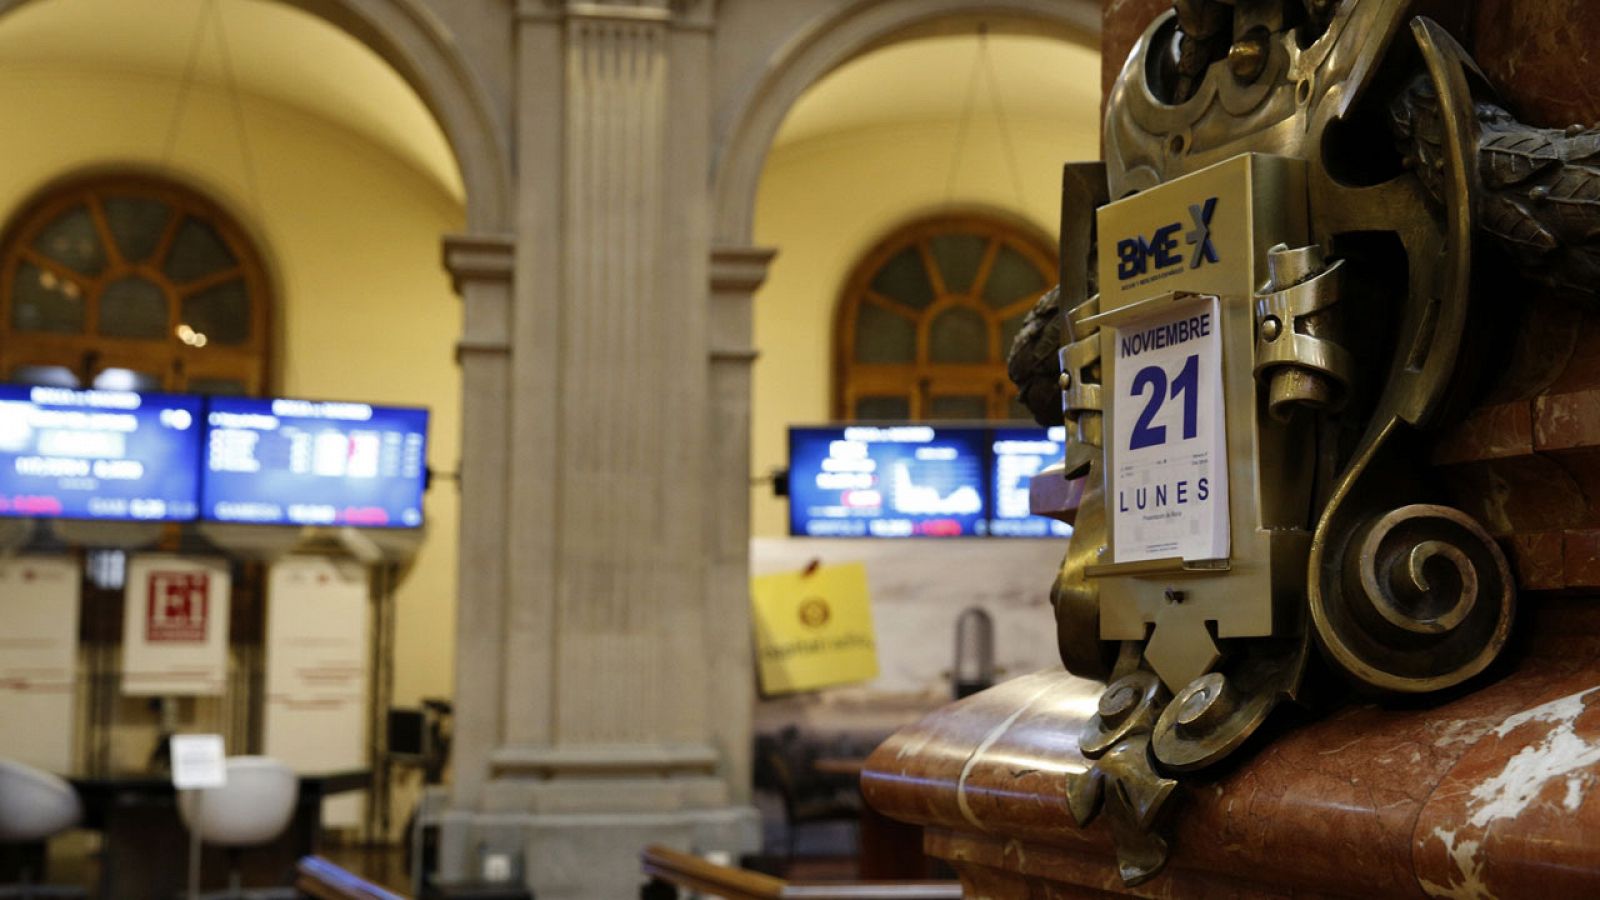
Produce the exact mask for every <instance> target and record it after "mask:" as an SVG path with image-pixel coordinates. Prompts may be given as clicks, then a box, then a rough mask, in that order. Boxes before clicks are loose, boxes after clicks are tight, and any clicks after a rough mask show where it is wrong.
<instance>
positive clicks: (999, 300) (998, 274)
mask: <svg viewBox="0 0 1600 900" xmlns="http://www.w3.org/2000/svg"><path fill="white" fill-rule="evenodd" d="M1047 287H1049V285H1047V284H1045V283H1044V276H1043V275H1040V274H1039V270H1038V269H1036V268H1034V265H1033V263H1031V262H1028V260H1027V259H1026V258H1025V257H1024V256H1023V255H1022V254H1021V253H1018V252H1017V251H1015V250H1013V249H1012V248H1010V247H1001V248H1000V254H999V255H998V256H996V257H995V260H994V268H993V269H990V270H989V280H988V281H986V282H984V285H983V300H984V302H985V303H987V304H989V305H990V306H993V307H995V308H997V309H998V308H999V307H1002V306H1010V305H1011V304H1013V303H1015V302H1017V301H1018V300H1021V299H1023V298H1024V297H1028V296H1030V295H1032V294H1037V293H1039V292H1041V291H1043V290H1044V289H1045V288H1047Z"/></svg>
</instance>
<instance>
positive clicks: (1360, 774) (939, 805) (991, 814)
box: [862, 597, 1600, 900]
mask: <svg viewBox="0 0 1600 900" xmlns="http://www.w3.org/2000/svg"><path fill="white" fill-rule="evenodd" d="M1524 599H1525V615H1524V616H1523V618H1522V621H1520V622H1519V623H1518V627H1519V628H1520V629H1521V632H1520V634H1519V635H1518V637H1517V643H1518V646H1516V647H1514V648H1513V649H1512V651H1511V657H1512V658H1511V659H1509V660H1507V664H1506V665H1505V666H1504V667H1502V668H1501V669H1499V670H1498V671H1496V672H1495V673H1492V676H1491V680H1490V681H1488V682H1487V683H1478V684H1474V685H1469V688H1476V690H1466V691H1461V692H1457V693H1456V694H1454V695H1453V696H1451V697H1447V698H1443V699H1438V700H1435V701H1433V702H1432V703H1430V704H1424V703H1422V702H1419V701H1417V700H1411V701H1407V702H1391V703H1387V704H1384V705H1377V704H1371V703H1355V702H1350V703H1348V704H1347V705H1344V706H1342V707H1339V708H1333V709H1324V710H1320V711H1318V712H1317V713H1316V714H1314V715H1308V714H1306V713H1303V712H1298V711H1296V710H1281V711H1280V712H1279V713H1276V714H1275V718H1274V719H1273V720H1272V721H1271V722H1270V723H1269V724H1268V727H1267V729H1266V731H1267V732H1268V733H1266V734H1263V735H1260V736H1258V739H1257V740H1255V741H1254V742H1253V743H1252V744H1251V745H1247V746H1246V747H1245V748H1243V749H1242V750H1241V751H1240V755H1239V758H1238V759H1237V760H1236V761H1234V762H1232V763H1231V764H1229V765H1227V766H1224V767H1222V769H1221V770H1220V771H1215V772H1209V773H1202V774H1204V775H1205V777H1198V776H1197V777H1195V778H1194V779H1193V780H1192V781H1190V782H1189V783H1188V787H1186V788H1185V789H1184V791H1185V793H1184V795H1183V797H1182V800H1181V802H1180V804H1179V806H1178V808H1177V809H1176V810H1175V815H1174V819H1175V821H1174V823H1173V824H1174V828H1173V829H1172V832H1171V834H1172V837H1173V854H1172V857H1171V859H1170V861H1169V862H1168V863H1167V866H1166V868H1165V870H1163V872H1162V873H1161V874H1159V875H1157V876H1156V877H1155V878H1154V879H1152V880H1151V881H1149V882H1146V883H1145V884H1143V885H1141V886H1140V887H1139V888H1137V889H1136V890H1134V891H1132V893H1136V894H1138V895H1140V896H1150V897H1157V896H1159V897H1222V896H1227V897H1280V896H1287V895H1291V894H1297V895H1304V894H1306V893H1307V892H1309V893H1312V894H1315V895H1318V896H1323V895H1333V896H1352V897H1406V898H1419V900H1420V898H1424V897H1427V896H1429V895H1430V893H1432V894H1438V895H1446V894H1449V895H1453V896H1468V895H1469V894H1470V895H1472V896H1497V897H1524V896H1542V897H1552V898H1554V897H1600V601H1596V600H1595V599H1593V598H1587V599H1580V600H1561V599H1556V598H1551V597H1531V598H1524ZM1494 676H1498V677H1497V678H1495V677H1494ZM1099 691H1100V685H1099V683H1098V682H1092V681H1086V680H1084V679H1079V678H1074V677H1072V676H1070V675H1068V674H1066V673H1065V672H1062V671H1059V670H1057V671H1047V672H1040V673H1037V674H1034V675H1029V676H1024V677H1022V678H1018V679H1015V680H1013V681H1010V682H1006V683H1004V684H1001V685H999V686H996V687H994V688H991V689H989V690H987V691H984V692H983V693H980V694H976V695H974V696H972V697H969V698H967V699H965V700H962V701H960V702H958V703H955V704H952V705H951V706H947V707H945V708H944V709H942V710H940V711H938V712H936V713H933V714H932V715H930V716H928V717H927V718H925V719H923V720H922V721H921V722H918V723H917V724H915V725H912V726H910V727H908V728H905V729H902V730H901V731H899V732H898V733H896V734H895V735H894V736H893V737H891V738H890V739H889V740H888V741H886V742H885V743H884V744H883V745H882V746H880V747H879V748H878V749H877V750H876V751H875V752H874V753H873V754H872V756H871V757H870V758H869V759H868V760H867V766H866V770H865V772H864V773H863V775H862V789H863V792H864V793H865V794H866V797H867V801H868V802H869V803H871V804H872V805H873V806H874V807H876V808H877V809H879V810H881V811H882V812H884V813H886V814H888V815H890V816H892V817H894V818H896V819H900V820H902V821H906V822H911V823H915V824H919V825H923V826H926V828H927V838H926V846H927V849H928V852H929V853H931V854H933V855H934V856H938V857H941V858H944V859H946V860H949V861H950V863H951V864H952V865H953V866H954V867H955V868H956V870H957V872H958V874H959V875H960V876H961V879H962V882H963V883H964V884H965V885H966V887H967V889H968V891H969V894H970V895H971V896H981V897H988V898H996V900H1002V898H1004V900H1010V898H1021V897H1041V896H1049V897H1065V896H1080V895H1083V894H1085V893H1092V892H1093V891H1112V892H1118V893H1121V892H1123V891H1124V890H1125V889H1124V888H1123V885H1122V882H1121V880H1120V878H1119V877H1118V876H1117V870H1116V865H1115V862H1114V857H1113V856H1112V850H1111V842H1110V839H1109V834H1108V831H1107V823H1106V821H1105V819H1104V818H1103V817H1102V818H1100V819H1097V820H1096V821H1094V822H1093V823H1091V825H1090V826H1089V827H1088V828H1079V827H1078V826H1077V825H1076V824H1075V823H1074V821H1073V819H1072V816H1071V814H1070V812H1069V811H1068V809H1067V788H1066V778H1067V777H1068V776H1069V775H1070V774H1072V773H1074V772H1079V771H1082V770H1083V769H1084V767H1085V766H1086V765H1087V761H1086V760H1085V759H1084V758H1083V756H1082V755H1081V754H1079V752H1078V743H1077V741H1078V739H1077V735H1078V733H1079V729H1080V728H1081V726H1082V724H1083V722H1084V720H1085V719H1086V718H1088V716H1090V715H1091V714H1092V713H1093V712H1094V709H1095V701H1096V699H1097V697H1098V694H1099Z"/></svg>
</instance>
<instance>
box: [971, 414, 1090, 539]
mask: <svg viewBox="0 0 1600 900" xmlns="http://www.w3.org/2000/svg"><path fill="white" fill-rule="evenodd" d="M990 435H991V440H990V444H989V449H990V456H989V459H990V465H991V467H992V468H991V471H990V483H991V484H993V485H994V496H993V498H992V508H993V510H994V515H993V516H992V517H991V518H990V519H989V533H990V534H992V535H995V536H996V537H1066V536H1068V535H1070V534H1072V526H1071V525H1068V524H1067V523H1065V522H1058V521H1056V520H1055V519H1049V518H1045V517H1044V516H1035V515H1031V514H1029V512H1028V488H1029V485H1030V483H1031V482H1032V480H1033V476H1034V475H1035V474H1037V473H1038V472H1039V470H1041V469H1043V468H1045V467H1046V466H1049V465H1052V464H1054V463H1058V462H1060V461H1061V457H1062V454H1063V453H1064V452H1065V451H1066V439H1067V434H1066V429H1065V428H1062V427H1061V426H1059V425H1058V426H1056V427H1054V428H996V429H994V430H993V431H992V432H990Z"/></svg>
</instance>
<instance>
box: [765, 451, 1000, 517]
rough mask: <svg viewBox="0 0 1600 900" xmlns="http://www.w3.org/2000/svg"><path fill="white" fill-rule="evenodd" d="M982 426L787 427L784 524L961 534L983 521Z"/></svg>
mask: <svg viewBox="0 0 1600 900" xmlns="http://www.w3.org/2000/svg"><path fill="white" fill-rule="evenodd" d="M984 434H985V432H984V429H982V428H934V427H932V426H929V425H895V426H870V425H849V426H844V427H835V428H791V429H790V430H789V532H790V533H791V534H797V535H809V536H813V537H962V536H972V535H981V534H983V533H984V531H985V530H986V528H987V524H988V521H987V517H986V516H987V510H986V509H985V504H984V497H985V495H986V493H987V492H986V491H985V485H984V478H985V471H984V469H985V462H984V461H985V457H986V454H985V447H984Z"/></svg>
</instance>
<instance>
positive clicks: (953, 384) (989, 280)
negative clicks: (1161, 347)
mask: <svg viewBox="0 0 1600 900" xmlns="http://www.w3.org/2000/svg"><path fill="white" fill-rule="evenodd" d="M1055 277H1056V276H1055V259H1054V255H1053V252H1052V251H1051V249H1050V247H1049V246H1048V245H1047V244H1046V243H1045V242H1044V241H1043V240H1042V239H1041V238H1039V237H1037V236H1035V235H1034V234H1032V233H1030V232H1027V231H1024V230H1022V229H1021V228H1019V227H1017V226H1015V225H1012V224H1010V223H1008V222H1005V221H1003V220H1000V219H996V218H992V217H989V216H980V215H951V216H938V217H935V218H930V219H924V220H922V221H919V222H915V223H913V224H911V225H909V226H906V227H905V228H902V229H900V230H899V231H896V232H895V233H894V234H892V235H890V236H889V237H888V238H887V239H886V240H884V241H883V242H881V243H880V244H878V246H876V247H874V248H873V249H872V251H871V252H869V253H868V254H867V255H866V257H865V258H864V259H863V260H862V261H861V263H860V264H859V265H857V266H856V269H855V272H854V274H852V275H851V277H850V280H849V282H848V284H847V287H846V289H845V294H844V297H843V299H842V301H841V302H840V304H839V318H838V327H837V328H836V329H835V330H836V333H837V341H836V343H835V345H834V372H835V380H834V384H835V390H834V410H833V412H834V416H835V417H836V418H838V419H841V420H852V421H861V420H924V419H928V420H932V419H1031V418H1032V417H1031V416H1030V415H1029V414H1028V413H1027V411H1026V410H1024V409H1023V408H1022V406H1021V405H1020V404H1018V403H1017V402H1016V401H1015V400H1014V399H1013V397H1014V395H1015V390H1014V389H1013V388H1012V386H1011V382H1010V381H1009V380H1008V379H1007V378H1006V363H1005V358H1006V352H1007V351H1008V350H1009V349H1010V347H1011V339H1012V338H1014V337H1015V336H1016V334H1017V331H1018V330H1019V329H1020V328H1021V327H1022V321H1023V319H1024V318H1025V317H1026V316H1027V314H1028V310H1030V309H1031V308H1032V307H1033V304H1034V302H1035V301H1036V300H1038V298H1039V295H1041V294H1043V293H1044V292H1045V290H1047V289H1048V288H1049V286H1050V285H1051V284H1053V283H1054V282H1055Z"/></svg>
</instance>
